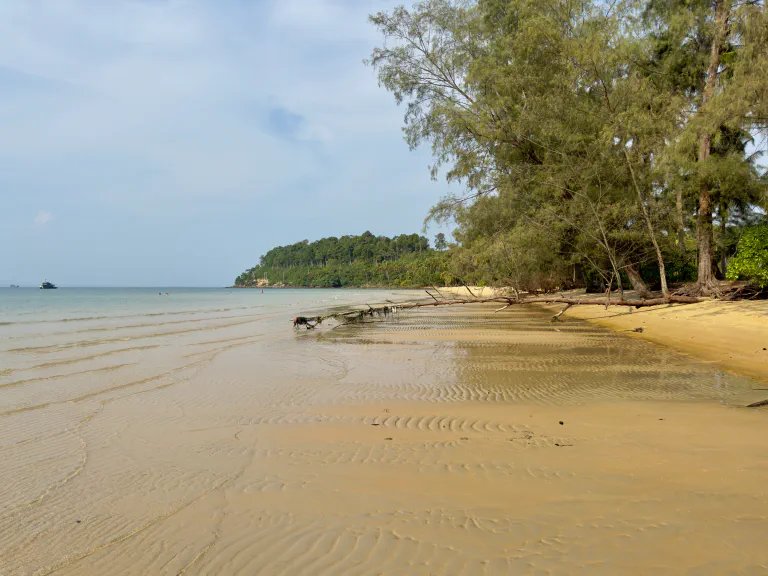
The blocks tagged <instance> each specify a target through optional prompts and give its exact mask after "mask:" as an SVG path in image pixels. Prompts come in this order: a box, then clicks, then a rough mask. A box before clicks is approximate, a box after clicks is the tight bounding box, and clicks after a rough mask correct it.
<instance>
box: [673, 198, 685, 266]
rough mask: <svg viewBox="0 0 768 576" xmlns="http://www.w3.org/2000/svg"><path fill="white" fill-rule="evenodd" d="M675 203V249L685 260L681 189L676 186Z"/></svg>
mask: <svg viewBox="0 0 768 576" xmlns="http://www.w3.org/2000/svg"><path fill="white" fill-rule="evenodd" d="M675 204H676V208H677V249H678V250H679V251H680V256H681V258H682V260H683V262H685V220H684V219H683V190H682V188H678V189H677V192H676V194H675Z"/></svg>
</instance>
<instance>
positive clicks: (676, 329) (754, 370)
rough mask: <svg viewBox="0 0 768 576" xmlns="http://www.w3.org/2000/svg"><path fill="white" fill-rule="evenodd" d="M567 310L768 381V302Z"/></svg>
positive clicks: (581, 316) (585, 318) (579, 316)
mask: <svg viewBox="0 0 768 576" xmlns="http://www.w3.org/2000/svg"><path fill="white" fill-rule="evenodd" d="M553 309H554V308H553ZM559 309H562V306H560V307H559ZM559 309H558V310H559ZM565 314H566V315H568V316H570V317H571V318H580V319H583V320H589V321H590V322H595V323H596V324H600V325H601V326H606V327H608V328H611V329H613V330H624V331H627V330H633V329H634V328H643V332H642V333H637V334H632V336H633V337H637V338H642V339H643V340H648V341H650V342H656V343H657V344H663V345H665V346H670V347H672V348H674V349H676V350H679V351H681V352H683V353H685V354H687V355H689V356H692V357H694V358H697V359H699V360H702V361H704V362H711V363H714V364H716V365H718V366H720V367H723V368H725V369H727V370H729V371H731V372H734V373H736V374H744V375H746V376H751V377H753V378H758V379H760V380H762V381H764V382H768V300H754V301H749V300H740V301H734V302H723V301H721V300H708V301H706V302H702V303H700V304H686V305H673V306H654V307H652V308H645V309H638V310H633V311H632V312H631V313H630V312H629V309H627V308H620V309H615V308H613V307H612V308H609V309H608V310H605V308H601V307H600V306H576V307H573V308H571V309H569V310H568V311H567V312H566V313H565ZM766 398H768V396H766Z"/></svg>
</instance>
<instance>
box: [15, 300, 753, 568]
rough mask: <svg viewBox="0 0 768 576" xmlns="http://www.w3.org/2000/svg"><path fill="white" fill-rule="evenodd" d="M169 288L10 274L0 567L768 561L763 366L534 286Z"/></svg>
mask: <svg viewBox="0 0 768 576" xmlns="http://www.w3.org/2000/svg"><path fill="white" fill-rule="evenodd" d="M160 291H161V292H162V293H163V294H164V293H165V292H166V291H168V292H170V295H169V296H168V297H165V296H164V295H163V296H161V297H158V295H157V292H158V289H155V290H139V289H136V290H128V291H109V290H101V291H99V290H94V291H91V292H88V291H80V292H79V293H76V292H75V291H72V292H68V291H67V290H64V289H62V290H59V291H57V292H56V293H45V292H43V291H35V292H32V291H23V290H14V291H0V461H1V462H2V466H0V574H51V573H57V574H182V573H184V574H264V575H272V574H285V575H303V574H307V575H320V574H327V575H337V574H360V575H368V574H387V575H390V574H391V575H403V574H424V575H430V574H431V575H450V576H453V575H461V574H467V575H470V574H471V575H474V574H483V575H492V574H493V575H495V574H498V575H506V574H617V573H622V574H629V573H636V574H647V573H649V572H654V571H656V572H661V573H691V574H722V573H754V574H759V573H765V571H766V569H767V568H766V566H767V565H768V548H767V547H766V546H765V545H764V539H765V536H766V535H768V488H767V487H768V446H766V443H765V440H764V439H765V438H766V437H767V435H766V433H768V415H767V414H766V412H764V411H760V410H757V411H754V410H747V409H743V408H741V406H743V405H744V404H746V403H749V402H751V401H754V400H759V399H763V398H765V397H766V394H768V393H766V392H764V391H761V390H757V389H758V388H764V386H761V385H759V384H756V383H754V382H752V381H750V380H747V379H743V378H738V377H735V376H733V375H730V374H724V373H721V372H717V371H714V370H713V369H712V368H711V367H709V366H706V365H704V364H701V363H697V362H694V361H691V360H689V359H687V358H684V357H682V356H680V355H677V354H675V353H673V352H671V351H668V350H665V349H662V348H659V347H656V346H654V345H651V344H648V343H646V342H642V341H638V340H635V339H631V338H629V337H626V336H624V335H620V334H614V333H611V332H608V331H605V330H603V329H601V328H597V327H594V326H592V325H589V324H586V323H582V322H579V321H569V322H567V323H563V324H557V325H553V324H551V323H550V322H549V317H550V314H547V313H545V312H543V311H541V310H538V309H534V308H531V309H524V310H523V309H514V308H512V309H509V310H505V311H504V312H501V313H498V314H495V313H494V312H493V307H489V308H474V307H469V308H451V309H431V310H429V311H423V312H402V313H401V314H400V316H399V317H398V318H397V319H395V320H391V321H387V322H381V323H377V324H374V325H370V324H367V325H364V326H356V327H340V328H336V329H330V328H329V327H324V328H323V329H321V330H317V331H311V332H307V331H299V332H295V331H293V330H292V329H291V325H290V319H291V317H292V316H294V315H296V314H297V313H299V312H301V313H321V312H325V311H326V310H327V309H329V308H330V307H332V306H335V305H341V304H350V303H352V304H363V303H365V302H371V303H373V302H381V301H383V300H385V299H392V300H403V299H405V298H407V297H409V294H408V293H405V292H403V293H393V292H391V291H381V292H364V291H357V292H355V291H330V290H329V291H299V290H295V291H294V290H284V291H277V290H274V291H267V293H265V294H263V295H262V294H261V293H260V291H254V290H240V291H224V290H198V291H195V290H178V289H176V290H168V289H162V290H160ZM10 292H13V294H10ZM57 298H58V300H56V299H57Z"/></svg>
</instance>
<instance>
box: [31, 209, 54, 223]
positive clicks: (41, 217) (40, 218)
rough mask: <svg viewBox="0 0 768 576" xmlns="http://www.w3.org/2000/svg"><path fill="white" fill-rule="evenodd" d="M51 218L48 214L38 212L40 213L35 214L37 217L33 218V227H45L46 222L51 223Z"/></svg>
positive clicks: (42, 211) (41, 211) (51, 215)
mask: <svg viewBox="0 0 768 576" xmlns="http://www.w3.org/2000/svg"><path fill="white" fill-rule="evenodd" d="M53 218H54V216H53V214H51V213H50V212H48V211H46V210H40V212H38V213H37V216H35V226H45V225H46V224H48V222H50V221H52V220H53Z"/></svg>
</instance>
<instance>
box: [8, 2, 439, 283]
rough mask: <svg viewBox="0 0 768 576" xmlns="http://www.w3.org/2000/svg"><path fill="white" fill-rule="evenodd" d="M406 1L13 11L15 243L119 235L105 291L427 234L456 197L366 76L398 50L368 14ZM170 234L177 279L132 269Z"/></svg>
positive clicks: (14, 5) (23, 5)
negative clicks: (374, 57)
mask: <svg viewBox="0 0 768 576" xmlns="http://www.w3.org/2000/svg"><path fill="white" fill-rule="evenodd" d="M401 2H402V0H263V1H260V2H241V1H231V2H230V1H219V0H215V1H214V0H165V1H163V2H160V1H154V0H153V1H146V2H141V1H137V0H112V1H110V2H89V1H88V0H56V1H55V2H45V1H44V0H5V1H4V0H0V125H1V126H3V130H2V131H0V200H9V201H10V200H12V201H10V202H6V204H4V210H0V245H2V244H3V234H8V235H9V237H12V236H10V235H11V234H12V232H11V228H12V226H13V225H16V224H17V223H21V224H23V223H24V222H28V215H29V214H34V213H35V211H37V210H39V208H40V207H41V206H47V207H49V208H51V209H55V210H56V213H57V214H58V217H60V218H61V219H62V222H66V226H63V228H65V229H62V230H60V236H61V242H62V243H65V242H68V241H70V240H71V241H72V242H74V241H75V240H73V238H78V240H77V241H78V242H79V241H80V240H79V236H78V235H79V234H80V233H81V232H82V233H83V237H84V238H85V240H83V241H84V242H86V243H87V242H88V241H89V239H90V236H88V235H87V234H85V231H90V230H92V229H93V228H94V227H97V226H107V223H108V227H109V230H110V231H112V232H113V233H112V234H108V235H106V236H105V237H104V239H103V242H102V243H100V245H99V247H100V248H101V247H103V248H104V249H105V250H111V253H110V256H108V257H107V256H105V257H104V261H103V262H100V264H99V265H98V266H94V267H93V268H94V270H95V269H99V270H100V272H99V274H101V275H102V276H103V277H104V278H107V277H109V278H113V277H117V276H114V274H117V273H118V272H119V273H120V274H125V275H129V276H128V277H129V279H128V280H126V281H128V282H131V283H142V282H143V283H151V282H158V283H161V282H167V281H172V282H182V283H184V282H193V281H197V280H186V279H185V278H189V276H184V274H186V273H187V271H188V270H191V269H200V270H202V269H203V268H200V267H199V266H198V264H197V263H198V262H199V259H200V256H199V255H200V253H201V250H202V249H203V248H204V249H206V250H211V251H212V252H216V253H219V254H234V256H232V258H233V259H234V258H237V259H238V262H240V261H243V264H240V263H238V264H237V266H241V265H245V264H251V263H253V262H255V260H256V259H257V258H258V255H259V254H260V253H262V252H264V251H265V250H267V249H269V248H270V247H271V246H272V245H273V244H275V243H279V242H282V243H285V242H289V241H292V240H295V239H301V238H305V237H309V238H315V237H319V236H323V235H341V234H348V233H357V232H362V231H363V230H364V229H365V228H370V229H371V231H372V232H374V233H382V234H384V233H386V234H395V233H404V232H412V231H415V230H417V229H418V228H419V227H420V225H421V220H422V218H423V217H424V215H425V213H426V211H427V210H428V207H429V206H430V205H431V204H433V203H434V201H435V200H436V199H437V197H439V196H440V195H441V193H444V192H445V191H446V189H447V187H446V186H444V185H440V184H434V183H431V182H430V181H429V172H428V170H427V165H428V162H429V161H428V158H427V156H428V151H427V150H423V151H421V152H420V153H417V154H413V153H411V152H409V151H408V147H407V145H406V144H405V143H404V142H403V140H402V133H401V131H400V126H401V123H402V114H403V109H402V108H398V107H396V106H395V105H394V102H393V98H392V96H391V95H390V94H388V93H387V92H386V91H385V90H383V89H381V88H379V87H378V85H377V82H376V76H375V73H374V71H373V70H371V69H370V68H367V67H365V66H364V65H363V64H362V60H363V59H364V58H365V57H366V56H368V55H369V54H370V51H371V49H372V48H373V46H375V45H376V44H377V43H379V42H380V41H381V38H380V37H379V34H378V32H377V31H376V30H375V28H374V27H373V26H371V25H370V24H369V23H368V22H367V14H368V13H371V12H376V11H378V10H382V9H387V8H391V7H392V6H393V5H395V4H398V3H401ZM406 3H408V4H410V3H411V0H408V1H407V2H406ZM275 110H280V111H283V114H282V117H278V118H277V120H281V119H282V120H290V119H296V121H295V122H290V121H289V122H285V121H284V122H282V123H281V122H277V123H276V122H275V117H274V112H275ZM270 114H272V115H273V117H272V118H271V120H272V121H271V122H270ZM299 119H300V121H299ZM6 195H7V196H6ZM405 203H407V204H408V205H409V206H411V207H412V208H411V209H410V210H409V211H407V212H405V213H404V211H403V210H401V209H400V208H399V206H402V205H403V204H405ZM6 205H10V208H11V209H10V210H5V206H6ZM25 215H26V216H25ZM216 218H218V220H216ZM297 218H305V219H306V220H305V221H302V224H301V226H300V227H297V225H296V222H297ZM52 219H53V214H51V213H50V212H46V211H42V212H40V214H38V215H37V217H36V218H35V219H34V222H35V224H36V225H37V226H38V227H42V226H45V225H46V224H48V223H50V222H51V220H52ZM137 223H139V225H141V226H142V228H143V229H145V234H143V235H141V237H139V238H138V239H137V238H136V237H135V234H134V232H135V229H136V225H137ZM25 226H26V225H25ZM200 230H205V231H206V234H207V236H206V238H207V240H206V241H203V236H202V235H201V234H199V232H200ZM192 231H195V232H194V233H193V232H192ZM153 234H154V235H155V236H154V237H164V238H165V237H167V238H168V239H169V240H168V242H169V243H171V242H178V247H177V249H176V252H175V254H176V257H175V258H173V259H170V254H171V253H173V251H172V250H169V251H168V255H169V256H168V258H169V260H168V261H167V262H165V263H164V264H163V265H162V266H160V265H159V268H160V269H162V270H163V271H164V274H167V276H163V278H164V279H162V280H161V279H159V277H158V279H156V280H149V279H145V278H148V276H146V275H142V272H141V270H136V269H128V268H126V267H125V266H120V265H118V264H117V262H119V259H118V258H116V257H115V254H116V253H117V251H118V250H119V247H120V243H121V242H123V241H126V242H127V239H128V238H130V239H131V242H132V243H133V244H130V246H129V245H128V244H126V248H125V250H126V252H128V251H129V250H135V251H138V252H141V251H142V250H143V249H144V244H143V243H145V242H150V240H149V238H153ZM235 240H236V241H235ZM197 241H199V244H195V242H197ZM67 253H68V254H73V255H74V254H79V253H81V252H79V251H78V250H76V249H70V250H69V251H68V252H67ZM240 253H242V254H244V255H243V256H238V254H240ZM42 254H44V255H45V254H47V252H45V251H43V252H42ZM1 256H2V254H0V257H1ZM72 258H74V256H72ZM0 260H2V258H0ZM20 262H22V263H24V265H25V266H26V265H28V266H30V267H31V266H32V265H33V263H34V261H33V259H31V258H21V257H20ZM27 262H29V264H26V263H27ZM225 266H226V269H227V272H226V274H227V277H228V276H229V274H230V273H234V272H238V270H236V269H235V270H230V269H231V268H232V267H233V265H232V264H231V263H226V262H224V261H222V264H221V267H222V268H224V267H225ZM69 269H74V268H73V267H72V265H71V264H70V267H69ZM113 270H117V272H113ZM211 274H212V275H213V272H212V273H211ZM102 276H99V280H98V281H99V282H102V279H101V278H102ZM212 277H213V276H212ZM153 278H155V277H154V276H153ZM0 280H2V279H0ZM81 281H83V282H85V281H86V280H85V279H83V280H81ZM113 281H114V282H119V280H113ZM0 284H2V282H0Z"/></svg>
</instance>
